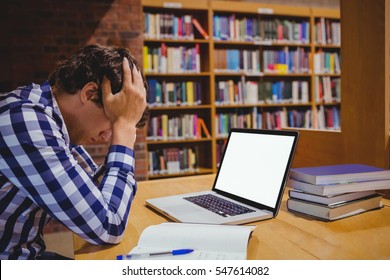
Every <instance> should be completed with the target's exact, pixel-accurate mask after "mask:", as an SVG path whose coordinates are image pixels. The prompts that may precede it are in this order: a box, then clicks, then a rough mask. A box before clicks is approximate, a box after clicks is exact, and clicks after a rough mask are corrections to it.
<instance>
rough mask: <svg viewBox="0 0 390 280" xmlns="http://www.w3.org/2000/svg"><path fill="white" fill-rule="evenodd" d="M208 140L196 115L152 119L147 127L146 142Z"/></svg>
mask: <svg viewBox="0 0 390 280" xmlns="http://www.w3.org/2000/svg"><path fill="white" fill-rule="evenodd" d="M204 137H207V138H210V137H211V135H210V131H209V129H208V128H207V126H206V124H205V122H204V120H203V119H202V118H200V117H198V115H196V114H184V115H180V116H168V115H167V114H162V115H159V116H155V117H152V118H151V119H150V122H149V126H148V135H147V139H148V140H185V139H200V138H204Z"/></svg>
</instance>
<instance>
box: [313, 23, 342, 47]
mask: <svg viewBox="0 0 390 280" xmlns="http://www.w3.org/2000/svg"><path fill="white" fill-rule="evenodd" d="M314 42H315V43H316V44H321V45H341V25H340V21H335V20H331V19H325V18H320V19H319V20H317V21H316V24H315V28H314Z"/></svg>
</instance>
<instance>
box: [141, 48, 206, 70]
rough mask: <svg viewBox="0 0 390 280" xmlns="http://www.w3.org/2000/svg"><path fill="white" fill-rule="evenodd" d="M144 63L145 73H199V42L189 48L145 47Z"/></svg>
mask: <svg viewBox="0 0 390 280" xmlns="http://www.w3.org/2000/svg"><path fill="white" fill-rule="evenodd" d="M143 63H144V71H145V73H188V72H189V73H199V72H200V55H199V44H195V47H193V48H191V47H190V48H189V47H186V46H178V47H168V46H166V44H165V43H162V44H161V47H149V46H144V47H143Z"/></svg>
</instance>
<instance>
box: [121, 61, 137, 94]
mask: <svg viewBox="0 0 390 280" xmlns="http://www.w3.org/2000/svg"><path fill="white" fill-rule="evenodd" d="M133 68H135V67H133ZM132 82H133V77H132V75H131V70H130V64H129V60H128V59H127V57H124V58H123V83H122V89H123V88H124V87H125V86H126V85H131V84H132Z"/></svg>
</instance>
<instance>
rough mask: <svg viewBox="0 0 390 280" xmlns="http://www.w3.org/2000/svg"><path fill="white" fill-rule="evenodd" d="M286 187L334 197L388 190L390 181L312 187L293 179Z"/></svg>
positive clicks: (312, 185)
mask: <svg viewBox="0 0 390 280" xmlns="http://www.w3.org/2000/svg"><path fill="white" fill-rule="evenodd" d="M288 185H289V186H290V187H291V188H293V189H297V190H301V191H303V192H306V193H311V194H316V195H334V194H341V193H350V192H360V191H368V190H384V189H390V180H374V181H362V182H351V183H348V182H346V183H340V184H324V185H314V184H310V183H305V182H302V181H297V180H294V179H289V182H288Z"/></svg>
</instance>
